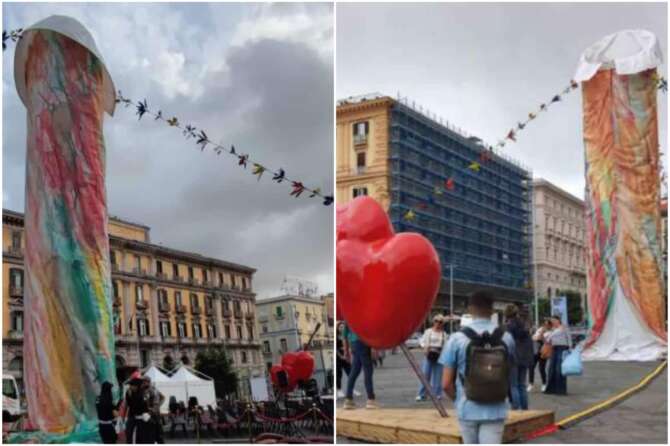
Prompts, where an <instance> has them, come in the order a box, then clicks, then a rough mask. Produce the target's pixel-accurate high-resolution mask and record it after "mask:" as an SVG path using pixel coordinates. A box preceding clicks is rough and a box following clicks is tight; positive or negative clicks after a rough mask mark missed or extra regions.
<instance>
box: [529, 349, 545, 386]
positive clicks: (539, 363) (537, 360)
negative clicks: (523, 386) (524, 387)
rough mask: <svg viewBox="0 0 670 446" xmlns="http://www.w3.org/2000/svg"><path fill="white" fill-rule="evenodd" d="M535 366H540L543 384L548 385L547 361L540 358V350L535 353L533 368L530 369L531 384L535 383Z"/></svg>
mask: <svg viewBox="0 0 670 446" xmlns="http://www.w3.org/2000/svg"><path fill="white" fill-rule="evenodd" d="M535 366H538V368H539V369H540V378H542V384H543V385H544V384H547V360H546V359H542V357H541V356H540V349H538V350H537V353H535V361H534V362H533V367H531V369H530V377H529V381H530V383H531V384H534V383H535Z"/></svg>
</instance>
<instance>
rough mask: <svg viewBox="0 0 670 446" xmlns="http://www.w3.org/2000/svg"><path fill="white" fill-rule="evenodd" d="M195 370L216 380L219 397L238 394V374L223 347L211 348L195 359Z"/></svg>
mask: <svg viewBox="0 0 670 446" xmlns="http://www.w3.org/2000/svg"><path fill="white" fill-rule="evenodd" d="M195 369H196V370H197V371H199V372H201V373H204V374H205V375H207V376H210V377H211V378H212V379H213V380H214V391H215V393H216V396H217V397H222V396H223V395H228V394H232V393H236V392H237V382H238V378H237V373H235V370H234V369H233V364H232V361H231V360H230V358H229V357H228V352H227V351H226V349H225V348H224V347H223V346H210V347H208V348H207V350H205V351H202V352H199V353H198V355H197V356H196V357H195Z"/></svg>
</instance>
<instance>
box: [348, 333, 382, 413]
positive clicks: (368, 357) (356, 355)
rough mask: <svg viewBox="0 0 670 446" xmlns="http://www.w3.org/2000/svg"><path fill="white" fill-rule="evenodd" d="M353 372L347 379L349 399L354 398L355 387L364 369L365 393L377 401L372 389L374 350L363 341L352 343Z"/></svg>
mask: <svg viewBox="0 0 670 446" xmlns="http://www.w3.org/2000/svg"><path fill="white" fill-rule="evenodd" d="M351 356H352V359H351V371H350V372H349V376H348V377H347V394H346V397H347V398H348V399H352V398H353V397H354V386H355V385H356V379H357V378H358V375H360V374H361V368H362V369H363V377H364V378H365V391H366V392H367V394H368V399H370V400H374V399H375V391H374V389H373V387H372V371H373V367H372V350H370V347H368V346H367V345H365V344H363V343H362V342H361V341H354V342H352V343H351Z"/></svg>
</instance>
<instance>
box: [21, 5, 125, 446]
mask: <svg viewBox="0 0 670 446" xmlns="http://www.w3.org/2000/svg"><path fill="white" fill-rule="evenodd" d="M14 74H15V82H16V87H17V90H18V93H19V96H20V97H21V100H22V101H23V103H24V105H25V106H26V109H27V119H28V125H27V129H28V132H27V133H28V138H27V139H28V141H27V156H26V158H27V160H26V161H27V162H26V204H25V234H26V249H25V277H26V284H25V296H24V306H25V318H26V320H25V330H24V340H23V345H24V347H23V350H24V383H25V391H26V399H27V404H28V413H29V420H30V424H31V425H32V426H33V427H36V428H37V429H39V430H40V431H42V432H44V433H49V434H53V435H55V434H61V440H64V441H68V440H75V441H87V440H93V441H96V438H97V437H87V435H89V434H91V435H93V434H94V435H96V436H97V433H96V430H97V416H96V411H95V398H96V396H97V394H98V393H99V391H100V385H101V383H102V382H104V381H109V382H111V383H114V384H115V388H116V389H118V387H116V373H115V367H114V357H115V355H114V335H113V321H112V303H111V271H110V262H109V238H108V234H107V205H106V193H105V145H104V138H103V125H102V124H103V114H104V112H105V111H106V112H107V113H109V114H110V115H111V114H112V113H113V112H114V104H115V94H114V86H113V84H112V81H111V78H110V76H109V74H108V72H107V69H106V68H105V65H104V63H103V60H102V58H101V56H100V54H99V52H98V50H97V48H96V46H95V42H94V40H93V38H92V37H91V35H90V34H89V33H88V31H87V30H86V29H85V28H84V27H83V26H82V25H81V24H80V23H79V22H77V21H76V20H74V19H71V18H68V17H62V16H52V17H49V18H47V19H45V20H43V21H41V22H39V23H37V24H35V25H33V26H32V27H30V28H29V29H27V30H26V31H25V32H24V34H23V38H22V39H21V40H20V42H19V44H18V46H17V49H16V55H15V73H14ZM48 439H49V438H47V437H43V438H42V440H43V441H44V440H48ZM97 441H99V439H97Z"/></svg>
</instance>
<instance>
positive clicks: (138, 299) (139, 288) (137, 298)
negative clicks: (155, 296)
mask: <svg viewBox="0 0 670 446" xmlns="http://www.w3.org/2000/svg"><path fill="white" fill-rule="evenodd" d="M142 297H143V295H142V285H136V286H135V302H137V303H142V302H143V300H144V299H143V298H142Z"/></svg>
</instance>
